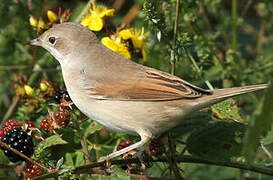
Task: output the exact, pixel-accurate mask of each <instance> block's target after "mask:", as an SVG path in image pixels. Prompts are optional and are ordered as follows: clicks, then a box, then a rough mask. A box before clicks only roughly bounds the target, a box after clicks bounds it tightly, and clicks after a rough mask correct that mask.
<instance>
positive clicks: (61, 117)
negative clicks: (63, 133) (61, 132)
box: [54, 109, 70, 127]
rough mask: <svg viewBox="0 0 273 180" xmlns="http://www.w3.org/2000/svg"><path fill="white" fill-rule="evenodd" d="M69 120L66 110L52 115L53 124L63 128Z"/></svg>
mask: <svg viewBox="0 0 273 180" xmlns="http://www.w3.org/2000/svg"><path fill="white" fill-rule="evenodd" d="M69 119H70V113H69V111H68V110H67V109H62V110H61V111H58V112H56V113H55V114H54V120H55V122H56V123H57V124H58V125H59V126H61V127H65V126H66V125H67V124H68V122H69Z"/></svg>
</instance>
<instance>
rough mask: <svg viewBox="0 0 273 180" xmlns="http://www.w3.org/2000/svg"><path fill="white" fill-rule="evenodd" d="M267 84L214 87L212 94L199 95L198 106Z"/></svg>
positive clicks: (263, 86)
mask: <svg viewBox="0 0 273 180" xmlns="http://www.w3.org/2000/svg"><path fill="white" fill-rule="evenodd" d="M268 86H269V84H259V85H251V86H244V87H235V88H226V89H215V90H213V94H212V95H207V96H204V97H201V98H200V99H199V100H200V101H199V103H200V106H201V107H202V108H203V107H207V106H210V105H213V104H216V103H218V102H221V101H224V100H225V99H227V98H231V97H234V96H238V95H240V94H245V93H250V92H254V91H258V90H262V89H266V88H267V87H268Z"/></svg>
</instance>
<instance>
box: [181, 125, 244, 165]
mask: <svg viewBox="0 0 273 180" xmlns="http://www.w3.org/2000/svg"><path fill="white" fill-rule="evenodd" d="M245 130H246V126H245V125H244V124H242V123H238V122H234V121H216V122H214V123H211V124H209V125H208V126H207V127H204V128H201V129H198V130H196V131H194V132H193V133H192V134H191V135H190V136H189V137H188V139H187V141H186V145H187V149H188V151H189V152H190V153H191V154H193V155H197V156H200V157H203V158H208V159H214V160H218V161H219V160H230V159H231V158H233V157H239V156H240V155H241V152H242V151H241V150H242V147H243V145H242V138H243V136H244V134H245Z"/></svg>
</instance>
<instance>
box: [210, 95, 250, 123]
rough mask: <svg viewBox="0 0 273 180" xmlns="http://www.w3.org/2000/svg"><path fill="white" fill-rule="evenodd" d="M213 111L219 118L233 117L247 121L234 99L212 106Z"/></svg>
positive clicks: (236, 119) (238, 120) (233, 118)
mask: <svg viewBox="0 0 273 180" xmlns="http://www.w3.org/2000/svg"><path fill="white" fill-rule="evenodd" d="M212 112H213V113H214V115H215V116H216V117H217V118H219V119H231V120H234V121H237V122H245V121H244V120H243V119H242V117H241V116H240V114H239V108H238V106H237V104H236V102H235V100H234V99H231V98H230V99H227V100H225V101H223V102H220V103H218V104H215V105H213V106H212Z"/></svg>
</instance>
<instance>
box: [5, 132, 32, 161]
mask: <svg viewBox="0 0 273 180" xmlns="http://www.w3.org/2000/svg"><path fill="white" fill-rule="evenodd" d="M1 141H2V142H4V143H6V144H8V145H9V146H10V147H12V148H14V149H16V150H18V151H19V152H21V153H23V154H24V155H26V156H28V157H30V156H31V155H32V154H33V152H34V144H33V142H32V137H31V136H30V135H28V134H27V133H26V132H25V131H23V130H22V129H21V128H15V129H13V130H11V131H9V132H7V133H6V134H5V135H4V136H3V137H2V138H1ZM1 149H2V150H3V151H4V153H5V155H6V156H7V157H8V158H9V160H10V161H12V162H17V161H23V160H24V159H23V158H22V157H21V156H19V155H17V154H15V153H14V152H12V151H10V150H7V149H6V148H4V147H1Z"/></svg>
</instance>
